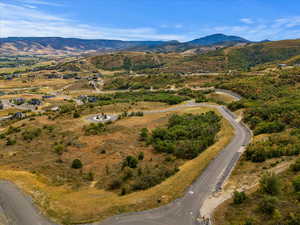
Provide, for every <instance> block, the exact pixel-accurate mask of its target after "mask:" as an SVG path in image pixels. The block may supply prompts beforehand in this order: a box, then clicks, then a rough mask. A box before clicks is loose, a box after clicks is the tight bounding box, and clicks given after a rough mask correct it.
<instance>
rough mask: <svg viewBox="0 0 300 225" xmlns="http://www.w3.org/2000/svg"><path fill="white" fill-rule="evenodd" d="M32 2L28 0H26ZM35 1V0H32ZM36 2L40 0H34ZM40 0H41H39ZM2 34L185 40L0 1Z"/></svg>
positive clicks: (146, 30)
mask: <svg viewBox="0 0 300 225" xmlns="http://www.w3.org/2000/svg"><path fill="white" fill-rule="evenodd" d="M22 1H24V2H25V0H22ZM26 1H28V3H29V0H26ZM30 1H33V0H30ZM35 2H37V1H36V0H35ZM39 2H40V1H39ZM0 11H1V20H0V30H1V32H0V36H1V37H11V36H19V37H20V36H25V37H26V36H35V37H36V36H39V37H42V36H52V37H53V36H55V37H57V36H59V37H79V38H89V39H121V40H185V39H186V37H185V36H183V35H173V34H161V33H158V31H157V30H156V29H154V28H148V27H145V28H128V29H124V28H109V27H100V26H91V25H88V24H80V23H79V24H78V23H77V22H76V21H74V20H70V19H67V18H65V17H63V16H56V15H55V16H54V15H51V14H48V13H44V12H42V11H40V10H37V9H36V8H28V7H25V6H17V5H13V4H5V3H0Z"/></svg>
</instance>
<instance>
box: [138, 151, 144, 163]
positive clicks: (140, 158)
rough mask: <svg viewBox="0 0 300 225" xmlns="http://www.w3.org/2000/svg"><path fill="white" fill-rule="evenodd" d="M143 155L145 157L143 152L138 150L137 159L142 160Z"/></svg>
mask: <svg viewBox="0 0 300 225" xmlns="http://www.w3.org/2000/svg"><path fill="white" fill-rule="evenodd" d="M144 157H145V154H144V152H140V153H139V156H138V159H139V160H140V161H142V160H144Z"/></svg>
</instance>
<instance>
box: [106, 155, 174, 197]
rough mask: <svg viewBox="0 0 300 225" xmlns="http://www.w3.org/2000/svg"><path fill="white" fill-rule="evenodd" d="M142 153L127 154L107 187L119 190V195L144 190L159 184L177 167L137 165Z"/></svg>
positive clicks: (141, 158)
mask: <svg viewBox="0 0 300 225" xmlns="http://www.w3.org/2000/svg"><path fill="white" fill-rule="evenodd" d="M143 158H144V157H143V155H141V154H140V155H139V157H138V158H136V157H134V156H128V157H126V158H125V159H124V161H123V164H122V168H121V171H119V172H118V174H117V175H116V176H115V177H114V179H113V180H111V181H110V182H109V183H108V185H107V189H109V190H119V192H120V194H121V195H125V194H129V193H131V192H134V191H139V190H146V189H148V188H151V187H153V186H156V185H158V184H160V183H161V182H162V181H164V180H166V179H167V178H169V177H170V176H172V175H174V174H175V173H176V172H178V171H179V169H178V168H177V167H176V166H175V167H173V166H170V165H158V164H151V163H150V164H147V165H139V164H140V162H141V161H142V160H143Z"/></svg>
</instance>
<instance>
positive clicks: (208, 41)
mask: <svg viewBox="0 0 300 225" xmlns="http://www.w3.org/2000/svg"><path fill="white" fill-rule="evenodd" d="M250 42H251V41H249V40H247V39H245V38H242V37H239V36H234V35H225V34H221V33H218V34H212V35H208V36H205V37H202V38H198V39H195V40H192V41H189V42H187V43H189V44H194V45H203V46H206V45H216V44H223V43H250Z"/></svg>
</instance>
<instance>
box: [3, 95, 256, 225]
mask: <svg viewBox="0 0 300 225" xmlns="http://www.w3.org/2000/svg"><path fill="white" fill-rule="evenodd" d="M199 106H203V107H214V108H216V109H218V110H219V112H220V113H221V114H222V116H223V117H224V118H226V119H227V120H228V121H229V122H230V123H231V125H232V126H233V127H234V129H235V136H234V138H233V139H232V140H231V142H230V143H229V144H228V145H227V146H226V147H225V148H224V149H223V150H222V151H221V153H220V154H219V155H218V156H217V157H216V158H215V159H214V160H213V161H212V162H211V163H210V164H209V166H208V167H207V168H206V169H205V171H204V172H203V173H202V174H201V175H200V176H199V178H198V179H197V180H196V181H195V182H194V183H193V184H192V185H191V186H190V187H189V188H188V190H187V191H186V194H185V195H184V196H183V197H182V198H180V199H177V200H175V201H174V202H172V203H170V204H168V205H166V206H163V207H160V208H157V209H153V210H148V211H144V212H138V213H131V214H124V215H119V216H114V217H112V218H109V219H107V220H105V221H103V222H98V223H93V225H195V224H200V223H199V222H198V220H197V218H199V217H200V216H201V215H199V209H200V207H201V206H202V204H203V202H204V201H205V199H206V198H207V197H208V196H209V195H210V194H211V193H212V192H214V191H216V190H217V189H218V188H219V187H221V186H222V183H223V182H224V181H225V179H226V177H228V175H229V174H228V173H229V172H228V171H231V169H232V168H233V167H234V165H235V163H236V161H237V160H238V159H239V157H237V153H238V152H239V150H240V149H241V148H242V147H243V146H245V145H247V144H248V143H249V142H250V138H251V131H250V130H249V129H248V128H247V127H246V126H245V125H244V124H242V123H240V122H237V120H236V117H235V116H234V114H233V113H231V112H230V111H229V110H228V109H227V108H225V107H223V106H217V105H209V104H205V103H199V104H197V103H194V102H192V101H190V102H188V103H186V104H182V105H179V106H177V107H174V108H169V109H165V110H153V111H147V112H145V114H150V113H158V112H169V111H174V110H178V109H181V108H188V107H199ZM0 205H1V206H2V208H3V210H4V212H5V214H6V216H7V218H9V221H10V222H9V223H8V224H9V225H50V224H54V223H51V222H49V221H48V220H47V219H46V218H45V217H43V216H41V215H40V214H39V212H38V211H37V210H36V208H35V207H34V205H33V204H32V202H31V201H30V199H29V198H28V197H26V196H25V195H24V194H22V193H21V191H20V190H19V189H18V188H16V186H15V185H13V184H12V183H9V182H5V181H2V182H0Z"/></svg>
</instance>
